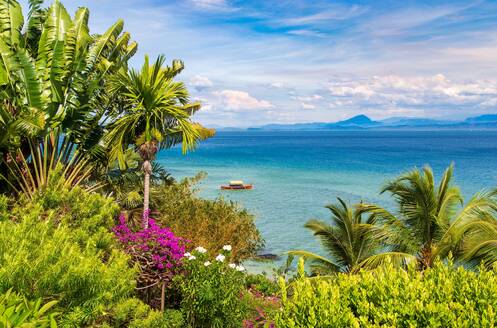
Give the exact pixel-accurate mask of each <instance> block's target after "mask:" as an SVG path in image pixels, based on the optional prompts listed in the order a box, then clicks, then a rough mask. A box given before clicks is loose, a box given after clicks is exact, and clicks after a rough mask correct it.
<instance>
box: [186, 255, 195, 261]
mask: <svg viewBox="0 0 497 328" xmlns="http://www.w3.org/2000/svg"><path fill="white" fill-rule="evenodd" d="M188 259H189V260H190V261H191V260H195V259H196V257H195V255H190V256H189V257H188Z"/></svg>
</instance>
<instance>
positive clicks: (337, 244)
mask: <svg viewBox="0 0 497 328" xmlns="http://www.w3.org/2000/svg"><path fill="white" fill-rule="evenodd" d="M326 208H328V209H329V210H330V211H331V213H332V216H331V224H327V223H326V222H323V221H320V220H315V219H314V220H310V221H309V222H307V223H306V224H305V227H306V228H307V229H309V230H311V231H312V232H313V233H314V236H316V237H317V238H319V241H320V242H321V245H322V246H323V248H324V249H325V250H326V252H327V253H329V254H330V257H329V258H327V257H324V256H322V255H319V254H315V253H312V252H308V251H303V250H299V251H291V252H289V254H290V256H299V257H303V258H305V259H308V260H309V261H310V264H311V270H312V273H313V274H314V275H318V274H327V273H330V272H351V271H353V270H355V269H357V268H359V266H360V265H361V264H362V262H363V261H364V260H366V259H367V258H369V257H371V256H372V255H373V254H375V252H376V251H377V250H378V248H379V246H380V243H379V240H378V239H375V238H374V236H373V233H374V232H375V229H376V227H375V225H374V224H375V217H374V216H369V217H368V218H364V216H365V215H364V207H363V206H362V204H358V205H355V206H354V207H351V206H349V205H347V203H345V201H343V200H342V199H341V198H338V203H337V204H331V205H328V206H326Z"/></svg>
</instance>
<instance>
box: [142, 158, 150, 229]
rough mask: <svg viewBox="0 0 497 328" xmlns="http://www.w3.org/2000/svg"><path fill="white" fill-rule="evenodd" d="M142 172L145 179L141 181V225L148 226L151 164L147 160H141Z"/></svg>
mask: <svg viewBox="0 0 497 328" xmlns="http://www.w3.org/2000/svg"><path fill="white" fill-rule="evenodd" d="M142 168H143V173H144V174H145V181H144V183H143V187H144V188H143V189H144V190H143V227H144V228H145V229H147V228H148V216H149V214H150V205H149V203H150V174H151V173H152V165H151V164H150V161H149V160H146V161H144V162H143V166H142Z"/></svg>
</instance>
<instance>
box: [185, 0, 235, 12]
mask: <svg viewBox="0 0 497 328" xmlns="http://www.w3.org/2000/svg"><path fill="white" fill-rule="evenodd" d="M190 1H191V2H192V3H193V5H194V6H195V7H197V8H200V9H207V10H217V11H231V10H234V8H232V7H231V6H230V5H229V3H228V2H227V1H226V0H190Z"/></svg>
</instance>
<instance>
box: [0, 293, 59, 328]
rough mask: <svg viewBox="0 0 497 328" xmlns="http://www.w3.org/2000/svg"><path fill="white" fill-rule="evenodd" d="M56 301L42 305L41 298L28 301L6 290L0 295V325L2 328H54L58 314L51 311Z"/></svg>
mask: <svg viewBox="0 0 497 328" xmlns="http://www.w3.org/2000/svg"><path fill="white" fill-rule="evenodd" d="M56 304H57V301H50V302H47V303H45V304H43V300H42V299H41V298H39V299H37V300H36V301H29V300H28V299H26V298H25V297H23V296H21V295H19V294H17V293H14V292H12V290H8V291H7V292H6V293H5V294H3V295H0V323H1V324H2V327H33V328H48V327H50V328H56V327H57V322H56V318H57V315H58V313H57V312H54V311H53V307H54V306H55V305H56Z"/></svg>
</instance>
